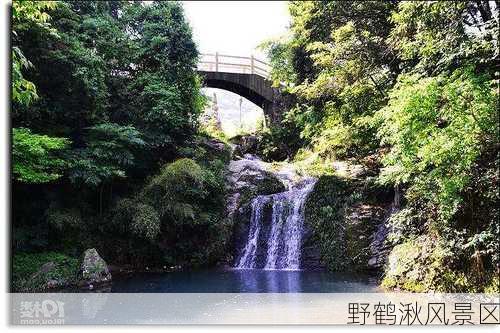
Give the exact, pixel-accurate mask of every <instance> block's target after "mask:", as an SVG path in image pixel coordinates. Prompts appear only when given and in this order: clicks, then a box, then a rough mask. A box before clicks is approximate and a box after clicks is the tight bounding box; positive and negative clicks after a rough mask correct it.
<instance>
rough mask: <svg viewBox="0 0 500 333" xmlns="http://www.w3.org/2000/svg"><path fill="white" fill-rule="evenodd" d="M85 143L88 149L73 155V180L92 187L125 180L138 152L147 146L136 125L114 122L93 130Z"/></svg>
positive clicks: (91, 129)
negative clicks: (115, 180) (110, 181)
mask: <svg viewBox="0 0 500 333" xmlns="http://www.w3.org/2000/svg"><path fill="white" fill-rule="evenodd" d="M86 141H87V146H86V147H85V148H82V149H79V150H76V151H75V152H74V156H73V157H72V161H71V170H70V179H71V180H72V181H73V182H75V183H83V184H86V185H89V186H93V187H95V186H98V185H100V184H102V183H104V182H107V181H109V180H111V179H113V178H116V177H118V178H124V177H126V168H130V167H131V166H133V165H134V162H135V156H134V152H135V150H136V149H138V148H141V147H144V146H145V142H144V141H143V140H142V138H141V133H140V132H139V131H137V130H136V129H135V128H134V127H133V126H120V125H117V124H113V123H104V124H99V125H95V126H93V127H90V128H89V129H88V134H87V137H86Z"/></svg>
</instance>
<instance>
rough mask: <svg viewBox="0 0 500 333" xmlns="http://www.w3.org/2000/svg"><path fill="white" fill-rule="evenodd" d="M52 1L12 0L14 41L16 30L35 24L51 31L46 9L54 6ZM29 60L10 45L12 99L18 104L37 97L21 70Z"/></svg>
mask: <svg viewBox="0 0 500 333" xmlns="http://www.w3.org/2000/svg"><path fill="white" fill-rule="evenodd" d="M56 6H57V2H54V1H14V2H13V3H12V28H13V30H12V35H13V37H14V42H16V38H17V31H19V30H23V29H26V28H28V27H29V26H30V25H36V26H38V27H40V28H42V29H46V30H48V31H53V30H51V28H50V24H49V23H48V21H49V20H50V16H49V15H48V14H47V12H46V10H48V9H52V8H55V7H56ZM31 66H32V64H31V62H30V61H29V60H28V59H27V58H26V57H25V56H24V54H23V53H22V51H21V49H19V47H18V46H13V47H12V101H13V102H14V103H18V104H20V105H29V104H30V103H31V102H32V101H33V100H35V99H36V98H38V95H37V93H36V87H35V85H34V84H33V82H30V81H28V80H26V79H25V78H24V77H23V74H22V70H23V69H28V68H29V67H31Z"/></svg>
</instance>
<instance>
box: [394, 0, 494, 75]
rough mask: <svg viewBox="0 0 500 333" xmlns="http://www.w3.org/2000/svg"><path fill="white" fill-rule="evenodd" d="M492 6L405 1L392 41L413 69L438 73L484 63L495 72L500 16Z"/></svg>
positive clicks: (397, 11)
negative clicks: (495, 13) (496, 40)
mask: <svg viewBox="0 0 500 333" xmlns="http://www.w3.org/2000/svg"><path fill="white" fill-rule="evenodd" d="M492 6H493V4H492V3H491V2H489V1H486V0H482V1H452V2H448V1H401V2H399V4H398V7H397V10H396V11H394V12H393V14H392V17H391V21H392V22H393V23H394V25H395V26H394V29H393V30H392V31H391V36H390V43H391V44H392V45H393V46H394V47H395V49H396V50H397V51H398V53H399V55H400V58H401V60H402V61H403V66H404V67H405V68H408V69H409V70H411V71H419V72H425V73H428V74H431V75H432V74H434V75H435V74H437V73H439V72H441V71H444V70H446V69H448V68H456V67H457V66H463V65H467V64H473V65H477V64H480V66H482V67H483V68H485V69H486V70H487V71H489V72H490V74H493V71H492V70H493V68H492V67H494V62H495V60H494V59H495V57H496V56H495V54H496V52H497V48H498V46H497V45H496V42H495V39H496V38H497V37H498V15H497V16H496V18H495V15H494V12H495V9H494V8H492ZM496 6H498V4H497V5H496ZM496 11H497V12H498V7H497V8H496ZM495 36H496V37H495ZM488 67H490V68H488Z"/></svg>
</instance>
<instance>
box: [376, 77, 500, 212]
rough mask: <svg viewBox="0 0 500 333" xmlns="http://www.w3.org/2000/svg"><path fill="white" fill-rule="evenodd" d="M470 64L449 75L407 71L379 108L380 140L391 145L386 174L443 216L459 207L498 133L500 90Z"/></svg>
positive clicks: (386, 177)
mask: <svg viewBox="0 0 500 333" xmlns="http://www.w3.org/2000/svg"><path fill="white" fill-rule="evenodd" d="M490 84H491V83H490V80H489V79H488V78H487V77H486V76H482V75H476V74H474V73H473V72H472V71H471V70H470V69H466V70H460V71H456V72H454V73H453V75H451V76H450V77H442V76H440V77H432V78H425V79H422V78H420V77H418V76H415V75H414V76H409V77H404V78H402V79H401V80H400V83H399V84H398V85H397V86H396V87H395V89H394V91H393V92H392V93H391V100H390V102H389V104H388V106H387V107H386V108H384V109H382V110H381V111H380V112H378V116H379V117H380V118H381V123H382V126H381V128H380V131H379V135H380V136H381V137H382V142H383V143H385V144H389V145H390V146H391V150H390V152H389V153H388V154H387V155H386V156H385V158H384V163H385V165H386V167H387V169H386V170H385V172H384V173H383V174H382V177H383V178H384V179H385V180H387V181H389V182H393V183H396V184H401V183H408V182H409V181H410V180H411V183H412V185H411V186H410V189H409V191H410V192H409V195H411V196H414V197H419V198H420V200H426V201H427V202H428V204H429V205H436V206H437V207H438V216H435V218H439V219H441V220H445V221H446V220H448V219H450V218H451V216H452V215H453V214H454V213H455V212H456V211H457V209H458V207H459V205H460V203H461V201H462V199H461V192H462V190H463V189H464V187H465V186H466V185H467V183H468V181H469V178H470V177H469V175H470V171H471V166H472V165H473V163H474V161H475V160H476V159H477V158H478V156H479V155H480V153H481V145H482V144H485V143H486V144H487V143H488V142H492V141H494V140H495V138H497V137H498V124H497V119H498V102H497V100H498V93H496V92H495V91H494V90H493V89H492V87H491V86H490Z"/></svg>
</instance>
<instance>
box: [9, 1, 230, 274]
mask: <svg viewBox="0 0 500 333" xmlns="http://www.w3.org/2000/svg"><path fill="white" fill-rule="evenodd" d="M12 13H13V18H12V20H13V22H12V23H13V34H12V44H13V49H12V60H13V71H12V99H13V108H12V125H13V136H12V164H13V165H12V171H13V172H12V178H13V179H12V181H13V186H12V189H13V201H12V202H13V217H14V218H13V228H12V232H13V237H12V249H13V251H14V269H15V271H16V272H14V276H13V277H14V278H19V276H18V273H19V272H21V273H22V272H23V268H22V266H23V263H24V262H35V261H36V260H35V259H32V260H31V259H30V260H28V261H27V260H25V259H26V258H31V257H29V253H40V252H46V251H57V252H59V253H64V254H67V255H69V256H73V257H76V256H79V255H80V254H81V253H82V251H83V250H84V249H86V248H89V247H95V248H97V249H99V252H100V253H102V254H103V255H104V256H105V257H106V258H107V260H109V261H111V262H115V263H118V264H130V265H140V266H148V265H155V264H160V263H161V267H163V266H164V265H178V264H186V265H191V264H193V265H207V264H209V263H213V261H214V260H215V259H214V257H216V258H219V257H221V256H224V255H226V253H225V252H224V241H225V239H224V237H225V233H224V232H222V231H223V229H224V221H223V219H222V211H223V208H224V207H223V202H222V198H223V196H224V187H223V178H222V170H223V168H224V164H225V163H226V162H227V159H228V156H227V152H226V151H225V150H224V149H219V150H217V149H213V147H212V148H211V147H210V145H209V143H210V142H209V141H208V139H207V138H204V137H203V136H200V135H199V134H198V123H197V119H198V115H199V114H200V113H201V111H202V109H203V106H204V103H205V99H204V97H203V96H202V95H201V92H200V79H199V77H198V76H197V74H196V71H195V67H196V63H197V56H198V52H197V50H196V46H195V44H194V42H193V40H192V35H191V29H190V27H189V25H188V24H187V22H186V20H185V17H184V14H183V9H182V7H181V5H180V4H179V3H176V2H160V1H159V2H152V3H147V4H146V3H141V2H128V1H109V2H108V1H106V2H104V1H67V2H60V1H58V2H51V1H14V3H13V12H12ZM182 157H185V158H186V159H180V160H177V159H179V158H182ZM221 242H222V245H221ZM42 257H43V254H42ZM139 258H140V259H139ZM36 262H40V261H36ZM35 266H36V265H35ZM39 266H40V265H38V266H37V267H39ZM16 274H17V275H16ZM24 278H26V276H25V277H24Z"/></svg>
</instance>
